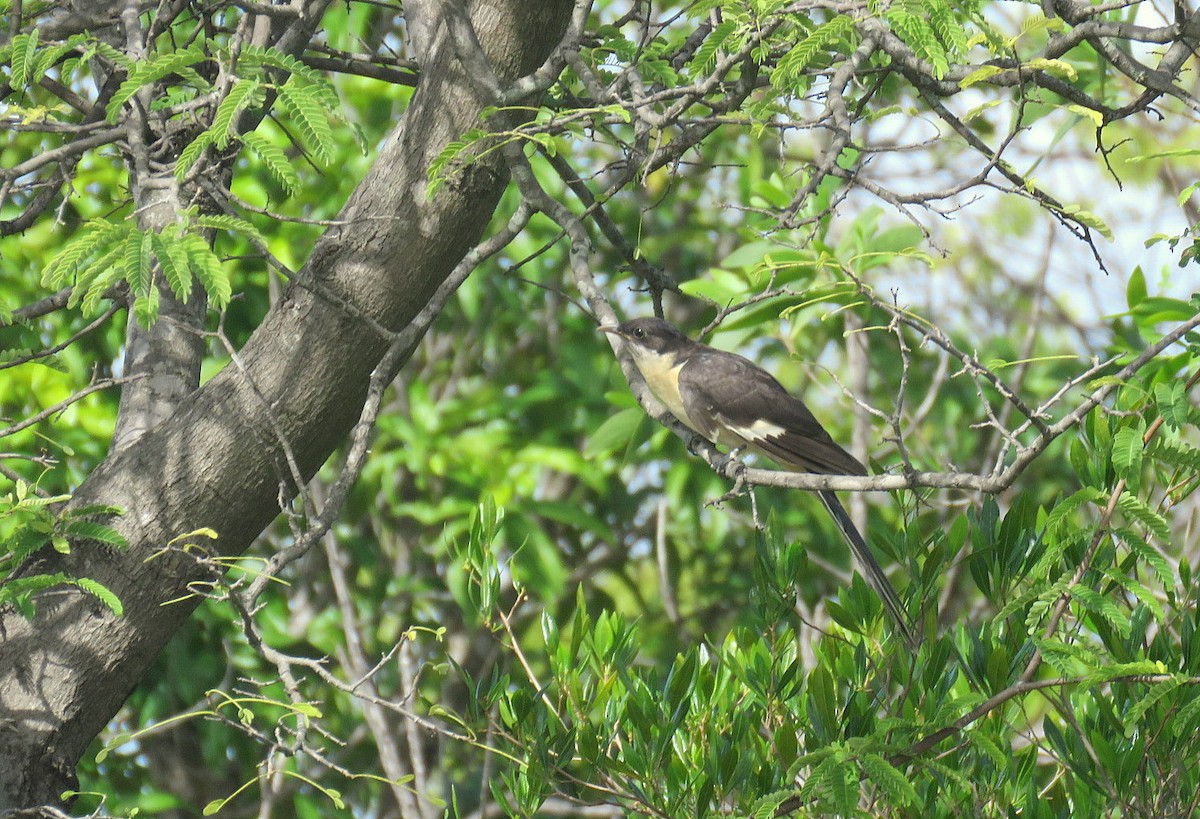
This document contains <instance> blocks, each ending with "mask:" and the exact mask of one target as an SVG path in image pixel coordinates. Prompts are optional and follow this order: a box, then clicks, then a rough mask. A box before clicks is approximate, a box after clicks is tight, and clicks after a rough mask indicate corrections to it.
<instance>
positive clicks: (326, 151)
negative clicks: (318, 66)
mask: <svg viewBox="0 0 1200 819" xmlns="http://www.w3.org/2000/svg"><path fill="white" fill-rule="evenodd" d="M279 101H280V103H282V104H283V107H284V108H285V109H287V112H288V114H289V115H290V116H291V118H292V119H293V121H295V123H296V125H297V127H298V128H299V129H300V133H301V134H302V135H303V136H304V141H305V144H306V145H307V146H308V148H309V150H311V151H312V152H313V153H314V154H316V155H317V158H318V159H320V160H321V162H322V163H325V164H328V163H329V162H330V160H331V159H332V156H333V154H332V152H333V148H334V145H335V143H334V138H333V129H332V128H330V126H329V110H328V109H327V108H326V107H325V106H324V105H323V103H322V98H321V95H320V93H319V92H317V90H316V88H315V87H314V86H313V85H312V84H311V83H304V82H302V81H300V80H297V79H296V78H295V77H293V78H292V79H290V80H288V81H287V83H286V84H284V85H282V86H280V88H279Z"/></svg>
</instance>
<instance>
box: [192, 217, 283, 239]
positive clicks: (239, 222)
mask: <svg viewBox="0 0 1200 819" xmlns="http://www.w3.org/2000/svg"><path fill="white" fill-rule="evenodd" d="M196 224H198V225H200V226H201V227H207V228H212V229H213V230H227V231H229V232H230V233H234V234H237V233H241V234H244V235H246V236H249V237H250V238H252V239H257V240H258V241H260V242H266V241H267V239H266V237H265V236H263V235H262V232H261V231H259V229H258V228H256V227H255V226H254V225H253V224H251V223H250V222H247V221H246V220H245V219H239V218H238V217H236V216H227V215H225V214H213V215H210V216H201V217H200V218H199V219H197V220H196Z"/></svg>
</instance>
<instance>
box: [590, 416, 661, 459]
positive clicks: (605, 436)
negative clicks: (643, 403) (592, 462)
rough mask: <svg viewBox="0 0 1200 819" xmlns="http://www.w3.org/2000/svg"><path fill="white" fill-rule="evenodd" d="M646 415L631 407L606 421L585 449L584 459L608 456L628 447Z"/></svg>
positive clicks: (597, 428)
mask: <svg viewBox="0 0 1200 819" xmlns="http://www.w3.org/2000/svg"><path fill="white" fill-rule="evenodd" d="M645 417H646V414H645V413H644V412H642V410H641V409H640V408H637V407H631V408H627V409H623V410H619V411H618V412H616V413H614V414H613V415H610V416H609V417H608V418H606V419H604V422H603V423H602V424H600V426H598V427H596V431H595V432H593V433H592V437H591V438H590V439H588V442H587V446H586V447H584V450H583V457H585V458H588V459H592V458H596V457H599V456H601V455H607V454H608V453H610V452H613V451H615V450H617V449H621V448H623V447H624V446H626V445H627V444H628V443H629V441H630V440H632V438H633V436H634V434H635V433H636V432H637V429H638V427H639V426H640V425H641V423H642V419H643V418H645Z"/></svg>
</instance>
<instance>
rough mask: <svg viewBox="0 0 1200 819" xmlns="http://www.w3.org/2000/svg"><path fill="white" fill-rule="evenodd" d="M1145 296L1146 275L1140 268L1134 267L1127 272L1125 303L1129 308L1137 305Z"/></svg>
mask: <svg viewBox="0 0 1200 819" xmlns="http://www.w3.org/2000/svg"><path fill="white" fill-rule="evenodd" d="M1145 298H1146V275H1145V274H1144V273H1143V272H1142V268H1141V267H1140V266H1139V267H1135V268H1134V269H1133V272H1132V273H1131V274H1129V282H1128V283H1127V284H1126V285H1125V303H1126V304H1127V305H1128V306H1129V309H1130V310H1132V309H1133V308H1135V307H1137V306H1138V305H1139V304H1140V303H1141V302H1142V301H1143V300H1144V299H1145Z"/></svg>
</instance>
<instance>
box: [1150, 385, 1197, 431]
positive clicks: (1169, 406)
mask: <svg viewBox="0 0 1200 819" xmlns="http://www.w3.org/2000/svg"><path fill="white" fill-rule="evenodd" d="M1154 402H1155V403H1156V404H1157V405H1158V414H1159V415H1160V416H1162V419H1163V423H1165V424H1166V425H1167V427H1168V428H1170V429H1173V430H1179V429H1182V428H1183V427H1185V426H1186V425H1187V423H1188V417H1189V416H1190V415H1191V407H1190V406H1189V405H1188V400H1187V394H1186V393H1185V392H1184V390H1183V382H1182V381H1171V382H1169V383H1159V384H1155V385H1154Z"/></svg>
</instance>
